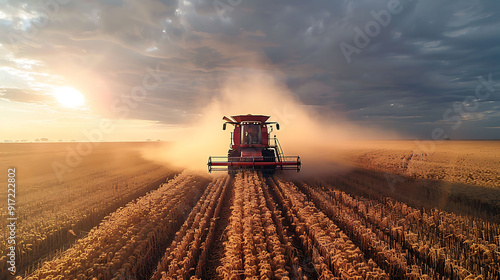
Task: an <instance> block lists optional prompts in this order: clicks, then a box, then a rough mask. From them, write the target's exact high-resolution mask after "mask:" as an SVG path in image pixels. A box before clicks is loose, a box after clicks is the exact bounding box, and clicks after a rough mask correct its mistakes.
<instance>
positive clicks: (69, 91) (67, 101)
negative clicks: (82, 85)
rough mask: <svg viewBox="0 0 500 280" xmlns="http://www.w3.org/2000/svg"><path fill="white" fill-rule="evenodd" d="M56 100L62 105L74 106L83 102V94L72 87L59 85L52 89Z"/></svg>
mask: <svg viewBox="0 0 500 280" xmlns="http://www.w3.org/2000/svg"><path fill="white" fill-rule="evenodd" d="M54 96H55V97H56V99H57V101H59V103H61V105H62V106H64V107H69V108H76V107H80V106H82V105H83V104H84V103H85V99H84V98H83V95H82V94H81V93H80V92H79V91H78V90H76V89H74V88H72V87H61V88H58V89H56V90H55V91H54Z"/></svg>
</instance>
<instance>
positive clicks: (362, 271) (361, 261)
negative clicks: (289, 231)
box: [277, 180, 389, 279]
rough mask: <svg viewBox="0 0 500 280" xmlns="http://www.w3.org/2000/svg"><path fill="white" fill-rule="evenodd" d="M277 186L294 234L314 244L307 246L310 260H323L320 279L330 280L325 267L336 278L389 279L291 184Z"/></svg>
mask: <svg viewBox="0 0 500 280" xmlns="http://www.w3.org/2000/svg"><path fill="white" fill-rule="evenodd" d="M277 186H278V189H279V191H280V193H281V194H282V195H283V198H284V201H283V202H282V203H283V204H284V206H285V208H287V211H288V212H289V213H291V215H292V218H293V221H292V223H293V224H294V226H295V228H296V232H297V234H299V235H300V236H301V239H306V238H305V236H308V237H309V238H310V239H311V240H312V241H313V243H312V244H308V246H309V247H310V248H311V249H310V250H309V251H312V252H313V255H312V257H313V260H314V259H317V260H316V261H315V263H321V262H322V260H323V265H319V267H318V268H317V270H318V271H321V273H319V274H320V276H322V277H327V278H331V276H326V275H324V274H326V273H328V270H327V269H326V268H329V269H330V270H332V271H333V273H334V274H335V275H336V276H338V277H363V278H365V279H366V278H370V279H371V278H373V279H388V278H389V277H388V275H387V274H386V273H385V272H384V271H383V270H382V269H380V268H379V267H378V266H377V264H376V263H375V262H373V261H372V260H371V259H370V260H369V261H368V262H367V261H366V260H365V258H364V255H363V253H362V252H361V250H360V249H359V248H358V247H357V246H355V245H354V244H353V242H352V241H351V240H350V239H349V238H348V237H347V235H345V234H344V233H343V232H342V231H341V230H340V229H339V228H338V227H337V226H336V225H335V224H334V223H333V222H332V221H331V220H330V219H329V218H328V217H327V216H326V215H325V214H324V213H323V212H321V211H319V210H318V209H317V208H316V207H315V206H314V204H313V203H312V202H310V201H309V200H308V198H307V196H306V195H305V194H303V193H302V192H300V191H299V190H298V189H297V187H296V186H295V185H294V184H292V183H290V182H283V181H282V180H278V184H277ZM314 249H317V252H319V254H320V255H321V257H319V256H317V255H316V254H315V250H314ZM321 258H322V259H321ZM325 266H326V267H325ZM330 273H331V272H330Z"/></svg>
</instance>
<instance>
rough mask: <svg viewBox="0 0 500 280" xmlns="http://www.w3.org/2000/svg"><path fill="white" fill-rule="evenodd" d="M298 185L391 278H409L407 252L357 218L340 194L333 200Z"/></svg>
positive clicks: (323, 194) (319, 191) (319, 192)
mask: <svg viewBox="0 0 500 280" xmlns="http://www.w3.org/2000/svg"><path fill="white" fill-rule="evenodd" d="M302 188H303V189H304V191H305V193H306V194H307V195H308V196H309V197H310V198H311V199H312V200H313V201H314V203H315V205H316V206H318V207H319V208H320V209H321V210H322V211H324V212H325V213H326V214H327V215H328V216H329V217H330V218H331V219H333V220H334V221H335V223H336V224H338V225H339V226H340V227H341V228H342V230H343V231H345V232H346V233H348V234H349V235H350V236H352V239H353V241H355V243H357V244H358V246H359V247H360V249H361V250H362V251H363V252H365V254H367V255H371V256H372V257H373V259H374V260H375V262H377V264H378V265H380V266H381V267H382V268H384V270H385V271H387V272H388V273H389V274H390V275H391V277H395V278H403V277H405V278H410V275H409V274H408V273H407V271H409V268H410V265H409V264H408V263H407V259H408V255H407V254H406V253H405V252H404V251H403V250H401V246H396V245H397V243H393V242H390V240H388V241H389V242H386V240H385V239H384V235H383V234H381V233H382V232H381V231H379V230H378V229H377V228H374V227H373V226H372V225H371V224H369V223H367V222H366V220H365V219H363V218H362V217H360V216H359V215H358V214H357V213H356V212H355V211H354V210H353V208H351V207H350V206H351V205H347V206H346V205H345V204H343V203H342V202H344V201H345V200H346V199H347V197H342V196H341V197H340V199H337V200H335V199H331V198H330V197H329V196H328V195H327V194H326V193H324V192H323V191H322V190H318V189H314V188H311V187H309V186H308V185H307V184H304V185H302ZM349 198H350V197H349ZM412 274H414V273H412ZM431 275H432V274H431ZM432 276H433V275H432ZM418 277H420V275H418Z"/></svg>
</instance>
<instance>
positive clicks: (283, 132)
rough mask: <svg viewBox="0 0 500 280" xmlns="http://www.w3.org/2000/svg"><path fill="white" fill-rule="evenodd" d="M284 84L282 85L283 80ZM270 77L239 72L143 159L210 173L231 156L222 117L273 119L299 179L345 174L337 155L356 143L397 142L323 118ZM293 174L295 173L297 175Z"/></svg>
mask: <svg viewBox="0 0 500 280" xmlns="http://www.w3.org/2000/svg"><path fill="white" fill-rule="evenodd" d="M280 78H281V79H280ZM280 80H283V77H280V76H277V75H270V74H269V73H267V72H266V73H255V72H251V73H249V72H239V73H233V74H232V75H231V76H229V77H227V79H225V83H224V85H223V87H222V91H221V94H220V95H219V96H217V97H216V98H214V99H213V100H212V101H211V102H210V103H209V104H208V105H207V106H206V107H205V108H204V109H203V111H202V112H201V116H200V118H199V119H196V120H195V122H194V123H192V124H191V125H190V126H189V127H187V128H183V129H181V130H179V133H178V135H177V137H176V139H178V140H177V141H176V142H172V143H166V144H165V145H164V146H163V147H161V148H157V149H149V150H145V151H143V155H144V157H145V158H147V159H150V160H156V161H163V162H167V163H168V164H172V165H174V166H177V167H183V168H190V169H197V170H204V171H205V172H206V170H207V165H206V164H207V160H208V157H209V156H227V151H228V149H229V144H230V135H231V131H232V129H233V126H232V125H227V129H226V130H225V131H224V130H222V124H223V123H224V121H223V120H222V117H223V116H232V115H242V114H253V115H268V116H271V118H270V119H269V121H277V122H279V124H280V130H276V127H274V131H273V132H272V133H271V137H274V135H276V136H277V137H278V139H279V141H280V143H281V146H282V148H283V151H284V153H285V155H288V156H296V155H298V156H300V157H301V159H302V171H301V173H300V174H302V175H307V176H315V175H319V174H320V173H326V172H328V173H331V172H335V171H339V170H342V169H343V168H342V166H343V164H342V162H341V160H340V156H339V152H340V151H341V150H342V149H345V148H346V147H348V146H349V145H350V141H351V140H353V139H359V140H366V139H380V138H383V137H388V136H389V137H395V135H394V134H390V133H388V132H382V131H376V130H373V129H370V128H367V127H361V126H357V125H353V124H350V123H349V122H348V121H346V120H345V119H343V118H342V116H341V115H340V114H336V115H332V116H324V115H320V114H319V113H318V112H317V111H316V110H315V109H314V108H313V107H311V106H307V105H304V104H303V103H302V102H300V100H298V99H297V98H296V97H295V96H294V94H293V93H291V92H290V91H289V90H288V89H287V88H286V86H284V85H283V84H282V83H280V82H279V81H280ZM290 173H294V172H293V171H292V172H290Z"/></svg>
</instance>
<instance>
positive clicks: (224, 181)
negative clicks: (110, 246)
mask: <svg viewBox="0 0 500 280" xmlns="http://www.w3.org/2000/svg"><path fill="white" fill-rule="evenodd" d="M228 182H229V180H228V178H227V177H224V178H219V179H215V180H214V181H212V182H211V183H210V184H209V185H208V187H207V188H206V190H205V192H204V193H203V195H202V197H201V198H200V199H199V200H198V203H197V204H196V206H195V207H194V208H193V209H192V211H191V213H190V214H189V216H188V218H187V219H186V221H185V222H184V224H183V225H182V226H181V228H180V230H179V231H177V233H176V234H175V238H174V241H173V242H172V243H171V244H170V246H169V247H168V249H167V250H166V252H165V254H164V256H163V258H162V259H161V261H160V262H159V263H158V265H157V268H156V271H155V273H154V275H153V276H152V278H151V279H152V280H158V279H177V278H183V279H188V278H190V277H191V276H196V277H197V278H199V277H201V274H202V272H201V271H196V267H197V264H198V263H204V262H206V258H207V256H208V254H207V252H206V250H204V248H206V247H207V245H208V244H207V240H211V239H212V235H213V230H212V231H210V229H211V228H213V227H214V224H215V219H214V216H217V215H218V213H219V212H220V207H221V206H220V205H221V198H222V197H223V195H222V194H223V193H224V192H225V191H226V189H227V186H228ZM195 274H196V275H195Z"/></svg>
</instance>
